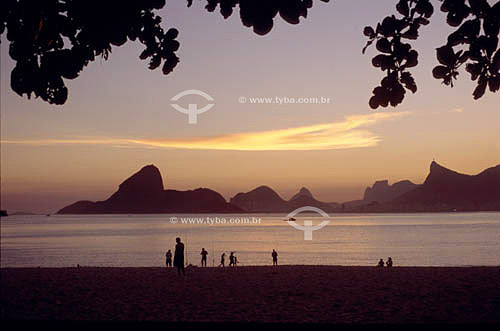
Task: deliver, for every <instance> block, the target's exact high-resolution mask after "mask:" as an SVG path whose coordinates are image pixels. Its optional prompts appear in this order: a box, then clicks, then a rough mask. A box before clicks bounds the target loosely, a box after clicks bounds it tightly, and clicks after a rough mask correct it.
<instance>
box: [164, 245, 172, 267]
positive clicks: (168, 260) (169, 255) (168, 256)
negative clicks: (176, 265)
mask: <svg viewBox="0 0 500 331" xmlns="http://www.w3.org/2000/svg"><path fill="white" fill-rule="evenodd" d="M165 264H166V265H167V267H171V266H172V251H171V250H170V249H169V250H168V251H167V253H166V254H165Z"/></svg>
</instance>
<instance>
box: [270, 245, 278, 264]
mask: <svg viewBox="0 0 500 331" xmlns="http://www.w3.org/2000/svg"><path fill="white" fill-rule="evenodd" d="M271 255H272V257H273V266H275V265H276V266H277V265H278V252H276V250H275V249H273V252H272V253H271Z"/></svg>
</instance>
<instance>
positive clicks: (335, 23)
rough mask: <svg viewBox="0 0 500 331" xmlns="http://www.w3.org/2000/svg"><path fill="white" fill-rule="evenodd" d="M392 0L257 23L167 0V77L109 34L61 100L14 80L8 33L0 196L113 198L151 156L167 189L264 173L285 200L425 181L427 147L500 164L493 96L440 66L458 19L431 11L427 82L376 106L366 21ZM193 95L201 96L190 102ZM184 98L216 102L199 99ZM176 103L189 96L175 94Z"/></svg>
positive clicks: (318, 8) (47, 201) (472, 161)
mask: <svg viewBox="0 0 500 331" xmlns="http://www.w3.org/2000/svg"><path fill="white" fill-rule="evenodd" d="M395 3H396V1H395V0H378V1H365V0H356V1H349V0H337V1H333V2H330V3H323V2H319V1H315V3H314V6H313V8H312V9H311V10H310V12H309V15H308V18H307V19H302V22H301V23H300V24H298V25H290V24H288V23H286V22H284V21H283V20H282V19H281V18H280V17H276V18H275V24H274V28H273V30H272V31H271V32H270V33H269V34H267V35H265V36H258V35H256V34H255V33H253V32H252V30H251V29H249V28H246V27H244V26H243V25H242V23H241V21H240V18H239V10H236V12H235V13H234V14H233V15H232V16H231V17H230V18H228V19H227V20H224V19H223V17H222V16H221V15H220V14H219V13H218V11H217V12H214V13H208V12H207V11H206V10H205V9H204V8H203V2H198V1H194V3H193V6H192V7H191V8H186V1H169V2H168V3H167V5H166V6H165V7H164V8H163V9H162V10H160V11H158V13H159V14H160V15H161V16H162V17H163V23H162V26H163V27H164V28H170V27H175V28H177V29H178V30H179V32H180V33H179V37H178V40H179V42H180V43H181V47H180V50H179V51H178V52H177V56H179V58H180V63H179V65H178V66H177V67H176V68H175V69H174V72H173V73H171V74H169V75H168V76H164V75H163V74H162V73H161V70H156V71H150V70H149V69H147V62H145V61H141V60H139V58H138V57H139V54H140V52H141V51H142V49H143V46H142V45H140V44H139V43H133V42H128V43H127V44H125V45H124V46H122V47H114V48H113V52H112V54H111V56H110V59H109V60H108V61H105V60H104V59H100V58H98V59H97V60H96V61H95V62H93V63H91V64H90V65H89V66H88V67H86V68H85V69H84V71H83V72H82V73H81V74H80V77H79V78H77V79H75V80H70V81H68V80H66V83H67V86H68V88H69V99H68V101H67V102H66V104H65V105H64V106H52V105H49V104H47V103H46V102H43V101H42V100H41V99H31V100H28V99H27V98H26V97H24V98H21V97H19V96H18V95H17V94H15V93H14V92H13V91H12V90H11V89H10V72H11V70H12V68H13V66H14V62H13V61H12V60H11V59H10V57H9V55H8V43H7V42H6V38H5V34H4V35H3V36H2V40H1V42H2V43H1V46H0V47H1V64H0V65H1V81H0V82H1V139H2V144H1V201H2V205H1V206H2V209H7V210H9V211H35V212H55V211H56V210H58V209H60V208H62V207H64V206H65V205H67V204H69V203H72V202H74V201H76V200H82V199H85V200H100V199H105V198H107V197H108V196H109V195H110V194H111V193H113V192H114V191H115V190H116V189H117V186H118V185H119V184H120V183H121V182H122V181H123V180H125V179H126V178H127V177H128V176H130V175H131V174H133V173H134V172H136V171H137V170H139V169H140V168H141V167H142V166H144V165H147V164H155V165H156V166H157V167H158V168H159V169H160V171H161V173H162V175H163V181H164V185H165V187H166V188H172V189H179V190H186V189H194V188H197V187H208V188H211V189H214V190H216V191H218V192H219V193H221V194H222V195H223V196H224V197H225V198H226V199H228V200H229V198H230V197H232V196H234V195H235V194H236V193H238V192H246V191H249V190H251V189H253V188H255V187H257V186H259V185H264V184H265V185H268V186H270V187H272V188H274V189H275V190H276V191H277V192H278V193H279V194H280V195H281V196H282V197H283V198H285V199H288V198H290V197H291V196H292V195H293V194H295V193H296V192H297V191H298V190H299V189H300V187H302V186H306V187H307V188H309V189H310V190H311V191H312V193H313V194H314V195H315V197H316V198H317V199H319V200H322V201H326V202H333V201H337V202H341V201H348V200H354V199H359V198H361V197H362V195H363V191H364V189H365V187H366V186H368V185H372V184H373V182H374V181H376V180H381V179H388V180H389V182H391V183H392V182H395V181H399V180H403V179H409V180H412V181H413V182H415V183H421V182H422V181H423V180H424V179H425V176H426V175H427V173H428V169H429V164H430V162H431V161H432V159H433V158H435V159H436V161H438V162H439V163H440V164H442V165H444V166H446V167H449V168H451V169H454V170H456V171H459V172H462V173H467V174H476V173H478V172H480V171H482V170H484V169H485V168H488V167H491V166H495V165H497V164H499V163H500V139H499V132H500V111H499V109H500V102H499V101H500V95H499V94H498V93H497V94H492V93H490V92H487V93H486V95H485V96H484V97H483V98H482V99H480V100H479V101H474V100H473V98H472V91H473V89H474V86H475V85H474V84H475V83H474V82H472V81H471V80H470V75H469V74H467V73H466V72H465V71H462V72H461V74H460V76H459V81H458V82H457V83H456V86H455V88H453V89H451V88H449V87H446V86H444V85H442V84H441V82H440V81H438V80H436V79H434V78H432V73H431V71H432V68H433V67H434V66H435V65H436V63H437V60H436V56H435V49H436V48H437V47H439V46H442V45H443V44H444V43H445V40H446V37H447V35H448V34H449V33H450V31H452V30H451V28H450V27H448V26H447V25H446V23H445V19H444V15H443V13H441V12H440V11H439V10H438V9H437V8H436V12H435V14H434V16H433V18H432V21H431V24H430V25H429V26H427V27H423V28H422V30H421V38H420V40H418V41H416V42H412V44H413V45H414V47H415V48H416V49H417V50H418V51H419V54H420V55H419V62H420V64H419V66H418V67H417V68H415V69H414V70H413V71H412V72H413V75H414V77H415V79H416V81H417V84H418V89H419V90H418V92H417V93H416V94H415V95H412V94H411V93H410V94H408V93H407V96H406V98H405V101H404V103H403V104H402V105H400V106H398V107H397V108H395V109H394V108H387V109H382V108H379V109H378V110H377V111H373V110H371V109H370V108H369V106H368V100H369V98H370V96H371V92H372V89H373V88H374V87H375V86H377V85H378V84H379V82H380V79H381V78H382V75H383V73H382V72H381V71H380V70H379V69H378V68H374V67H372V65H371V58H372V57H373V56H374V54H375V49H374V48H370V49H369V50H368V51H367V54H366V55H362V54H361V49H362V48H363V46H364V44H365V43H366V38H365V37H364V36H363V34H362V30H363V27H364V26H366V25H372V26H374V25H376V23H377V22H379V21H380V20H381V19H382V18H383V17H385V16H386V15H387V14H392V13H394V12H395V9H394V6H395ZM188 89H197V90H201V91H204V92H206V93H208V94H209V95H210V96H212V97H213V99H214V101H213V103H214V107H213V108H212V109H210V110H209V111H207V112H205V113H203V114H200V115H198V121H197V124H194V125H190V124H188V117H187V115H185V114H182V113H180V112H177V111H176V110H174V109H173V108H172V107H171V106H170V103H171V101H170V100H171V98H172V97H174V96H175V95H176V94H178V93H179V92H182V91H184V90H188ZM242 96H244V97H246V98H252V97H272V98H274V97H288V98H297V99H298V98H311V97H316V98H321V97H324V98H330V103H329V104H283V105H277V104H250V103H249V102H247V103H244V104H242V103H239V102H238V101H239V98H240V97H242ZM191 101H192V102H191ZM184 102H185V103H186V104H187V103H188V102H189V103H198V104H199V105H200V107H201V106H203V105H205V104H206V103H207V101H206V100H204V99H203V98H201V97H196V98H187V99H186V101H184ZM178 103H179V104H181V102H178Z"/></svg>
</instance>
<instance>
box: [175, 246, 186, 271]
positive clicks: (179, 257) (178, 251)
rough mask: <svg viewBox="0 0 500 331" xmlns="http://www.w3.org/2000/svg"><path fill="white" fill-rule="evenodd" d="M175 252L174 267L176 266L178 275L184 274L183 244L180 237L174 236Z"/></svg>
mask: <svg viewBox="0 0 500 331" xmlns="http://www.w3.org/2000/svg"><path fill="white" fill-rule="evenodd" d="M175 242H176V243H177V244H175V253H174V267H176V268H177V274H178V275H179V276H180V274H181V273H182V275H183V276H184V275H185V271H184V244H183V243H181V238H179V237H177V238H175Z"/></svg>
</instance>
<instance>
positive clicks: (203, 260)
mask: <svg viewBox="0 0 500 331" xmlns="http://www.w3.org/2000/svg"><path fill="white" fill-rule="evenodd" d="M200 255H201V266H202V267H206V266H207V255H208V252H207V251H206V250H205V248H202V249H201V253H200Z"/></svg>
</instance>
